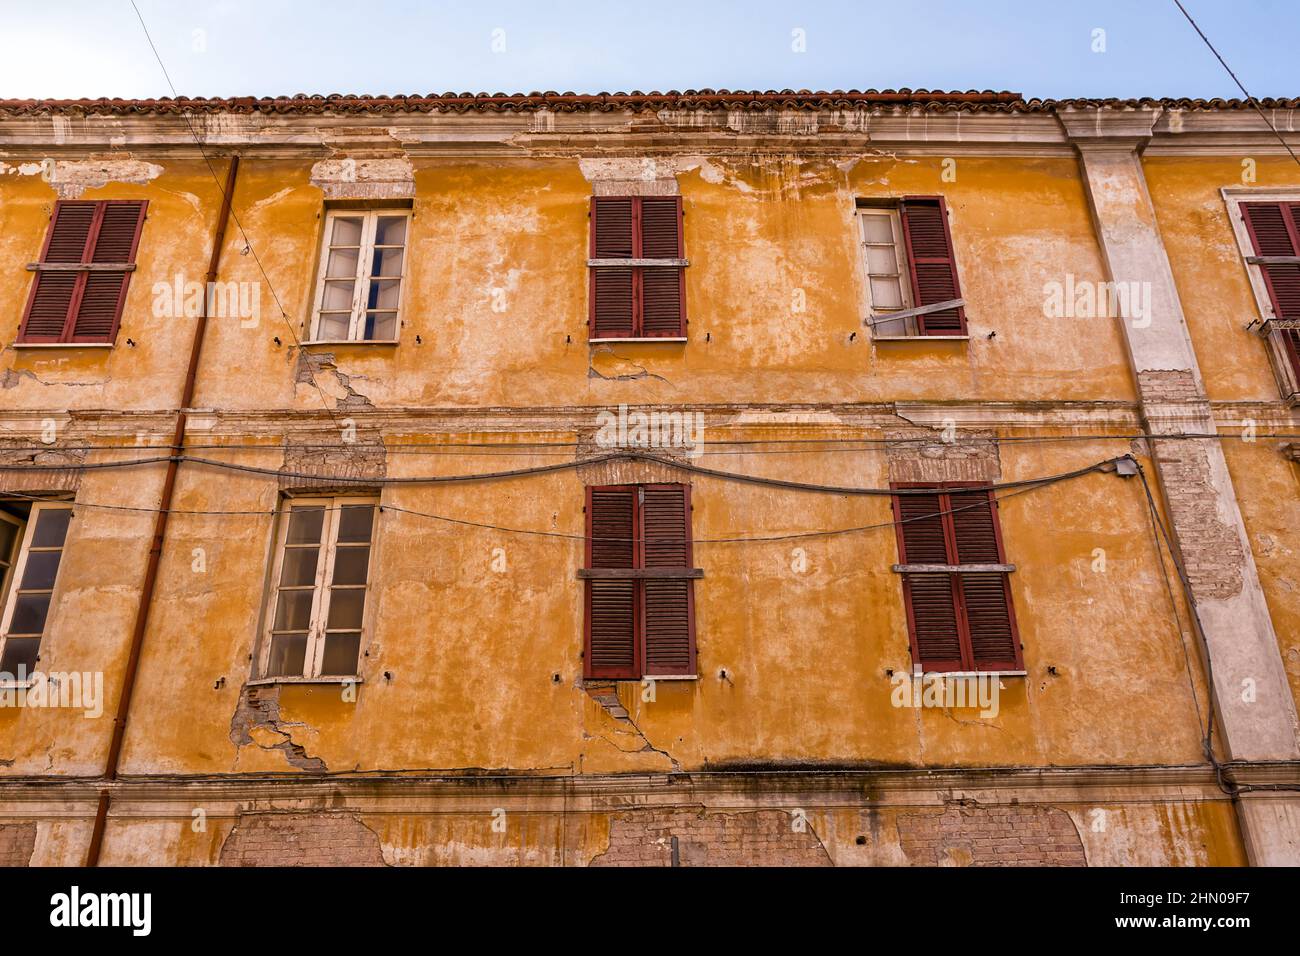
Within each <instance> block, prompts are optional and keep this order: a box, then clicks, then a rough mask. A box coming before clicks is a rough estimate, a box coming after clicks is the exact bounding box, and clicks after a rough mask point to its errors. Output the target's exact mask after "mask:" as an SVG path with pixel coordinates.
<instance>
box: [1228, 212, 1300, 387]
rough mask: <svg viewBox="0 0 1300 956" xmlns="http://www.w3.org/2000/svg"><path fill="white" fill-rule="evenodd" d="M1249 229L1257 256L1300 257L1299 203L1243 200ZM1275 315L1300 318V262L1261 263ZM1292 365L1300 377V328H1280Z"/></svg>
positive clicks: (1279, 332) (1282, 317)
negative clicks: (1250, 201)
mask: <svg viewBox="0 0 1300 956" xmlns="http://www.w3.org/2000/svg"><path fill="white" fill-rule="evenodd" d="M1241 208H1242V211H1243V212H1244V214H1245V217H1246V230H1247V232H1249V233H1250V241H1251V243H1252V244H1253V245H1254V247H1255V255H1257V256H1300V203H1273V202H1270V203H1262V202H1261V203H1255V202H1252V203H1242V204H1241ZM1259 268H1260V272H1261V273H1262V274H1263V276H1264V284H1265V286H1266V287H1267V288H1268V297H1269V300H1270V302H1271V303H1272V305H1273V314H1274V316H1276V317H1277V318H1279V319H1300V264H1296V263H1271V262H1266V263H1262V264H1261V265H1260V267H1259ZM1277 334H1278V335H1279V336H1281V342H1282V345H1283V348H1284V350H1285V352H1286V355H1287V358H1289V359H1290V361H1291V367H1292V368H1293V369H1294V370H1295V375H1296V378H1297V379H1298V380H1300V329H1279V330H1278V333H1277Z"/></svg>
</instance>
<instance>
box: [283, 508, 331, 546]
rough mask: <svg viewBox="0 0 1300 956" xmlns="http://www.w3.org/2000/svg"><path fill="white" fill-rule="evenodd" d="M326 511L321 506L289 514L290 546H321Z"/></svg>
mask: <svg viewBox="0 0 1300 956" xmlns="http://www.w3.org/2000/svg"><path fill="white" fill-rule="evenodd" d="M324 521H325V509H324V508H322V507H321V506H320V505H314V506H308V507H301V508H294V509H293V510H292V511H290V512H289V536H288V538H287V539H286V540H287V541H288V543H289V544H320V529H321V525H322V524H323V523H324Z"/></svg>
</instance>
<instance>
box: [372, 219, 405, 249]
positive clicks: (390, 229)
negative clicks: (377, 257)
mask: <svg viewBox="0 0 1300 956" xmlns="http://www.w3.org/2000/svg"><path fill="white" fill-rule="evenodd" d="M405 242H406V217H405V216H380V217H379V223H378V225H377V226H376V227H375V245H377V246H400V245H403V244H404V243H405Z"/></svg>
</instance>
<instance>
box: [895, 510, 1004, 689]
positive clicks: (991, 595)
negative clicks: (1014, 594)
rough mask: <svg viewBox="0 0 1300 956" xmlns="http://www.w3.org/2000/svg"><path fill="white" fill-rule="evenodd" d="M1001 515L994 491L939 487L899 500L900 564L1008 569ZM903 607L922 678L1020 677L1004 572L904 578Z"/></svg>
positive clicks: (925, 574) (918, 574)
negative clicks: (931, 674)
mask: <svg viewBox="0 0 1300 956" xmlns="http://www.w3.org/2000/svg"><path fill="white" fill-rule="evenodd" d="M996 508H997V503H996V501H995V499H994V497H993V492H992V491H991V490H990V489H988V488H978V487H977V488H969V487H966V486H961V485H950V486H943V485H939V486H934V488H933V492H932V493H913V494H907V495H898V496H896V497H895V499H894V517H895V521H896V522H897V527H898V547H899V557H900V559H901V562H902V564H904V565H913V566H914V565H924V564H930V565H946V566H949V567H953V568H961V567H962V566H963V565H968V566H976V565H1002V564H1005V563H1006V560H1005V556H1004V553H1003V548H1002V536H1001V530H1000V528H999V526H998V519H997V511H996ZM903 599H904V604H905V606H906V609H907V619H908V630H909V633H910V636H911V642H912V656H913V661H914V662H915V663H916V664H917V665H919V666H920V667H921V668H922V669H923V670H926V671H936V672H943V671H958V670H962V671H1001V670H1021V669H1022V667H1023V664H1022V658H1021V651H1020V640H1019V637H1018V634H1017V631H1016V623H1015V610H1014V608H1013V607H1012V603H1011V585H1010V580H1009V578H1008V575H1007V573H1006V572H1005V571H997V570H993V571H989V570H984V571H975V570H971V571H965V570H956V571H927V572H905V573H904V574H903Z"/></svg>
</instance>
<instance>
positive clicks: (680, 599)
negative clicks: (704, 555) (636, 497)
mask: <svg viewBox="0 0 1300 956" xmlns="http://www.w3.org/2000/svg"><path fill="white" fill-rule="evenodd" d="M641 497H642V501H641V521H642V535H641V541H642V567H644V568H646V569H647V570H649V569H652V568H667V569H680V570H686V569H688V568H690V567H691V562H692V554H691V552H692V547H691V513H690V512H691V505H690V487H689V486H687V485H668V484H666V485H643V486H642V488H641ZM644 594H645V599H644V602H643V612H642V613H643V615H644V617H643V621H644V630H643V633H644V635H645V673H646V674H647V675H649V676H651V677H654V676H667V675H686V674H694V673H695V604H694V598H695V593H694V582H693V581H692V580H691V579H689V578H686V577H680V578H675V577H670V578H654V577H647V578H645V580H644Z"/></svg>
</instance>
